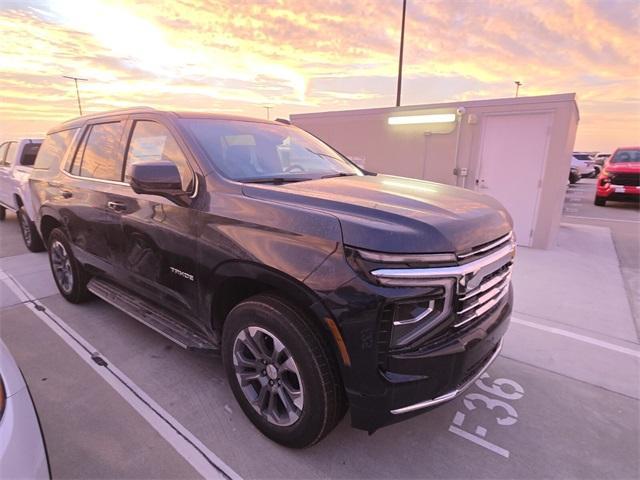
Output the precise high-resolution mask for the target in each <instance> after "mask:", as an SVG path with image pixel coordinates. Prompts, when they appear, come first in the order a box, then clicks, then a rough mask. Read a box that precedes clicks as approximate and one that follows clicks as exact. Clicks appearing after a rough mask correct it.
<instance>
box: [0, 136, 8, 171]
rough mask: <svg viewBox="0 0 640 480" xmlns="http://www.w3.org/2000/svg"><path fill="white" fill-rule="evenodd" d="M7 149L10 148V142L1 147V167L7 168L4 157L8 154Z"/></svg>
mask: <svg viewBox="0 0 640 480" xmlns="http://www.w3.org/2000/svg"><path fill="white" fill-rule="evenodd" d="M7 148H9V142H7V143H3V144H2V145H0V166H2V167H4V166H5V163H4V157H5V155H6V153H7Z"/></svg>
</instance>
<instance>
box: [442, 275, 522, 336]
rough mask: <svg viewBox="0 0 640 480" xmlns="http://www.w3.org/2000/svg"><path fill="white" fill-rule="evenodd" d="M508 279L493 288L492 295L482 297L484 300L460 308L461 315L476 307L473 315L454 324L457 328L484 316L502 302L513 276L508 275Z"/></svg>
mask: <svg viewBox="0 0 640 480" xmlns="http://www.w3.org/2000/svg"><path fill="white" fill-rule="evenodd" d="M507 279H508V280H507V281H505V282H503V284H502V285H501V286H500V287H499V288H494V289H493V290H491V291H490V292H489V293H490V294H491V295H485V296H483V297H481V300H482V301H478V302H476V303H474V304H473V305H471V306H470V307H468V308H464V309H463V310H460V311H459V312H458V315H461V314H462V315H463V314H465V313H467V312H469V311H471V310H473V309H475V310H473V313H472V314H471V315H468V316H466V317H464V318H463V319H462V320H458V322H456V323H455V324H454V325H453V326H454V327H456V328H458V327H462V326H463V325H466V324H467V323H469V322H470V321H472V320H475V319H476V318H478V317H480V316H482V315H483V314H485V313H486V312H488V311H489V310H491V309H492V308H493V307H495V306H496V305H497V304H498V303H499V302H500V300H502V299H503V298H504V297H505V295H506V294H507V293H509V285H510V280H511V276H508V277H507Z"/></svg>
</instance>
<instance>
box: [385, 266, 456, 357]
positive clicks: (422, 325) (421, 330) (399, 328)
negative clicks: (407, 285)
mask: <svg viewBox="0 0 640 480" xmlns="http://www.w3.org/2000/svg"><path fill="white" fill-rule="evenodd" d="M437 282H438V284H437V285H436V284H435V283H434V284H433V285H432V286H433V287H436V286H437V289H434V291H433V292H432V293H431V294H430V295H428V296H425V297H419V298H412V299H408V300H401V301H398V302H395V303H393V304H391V305H390V306H389V307H390V309H391V331H390V336H391V338H390V341H389V345H390V346H391V347H392V348H397V347H404V346H406V345H409V344H410V343H412V342H414V341H415V340H417V339H418V338H420V337H422V336H423V335H425V334H426V333H427V332H428V331H430V330H432V329H433V328H434V327H436V326H437V325H438V324H439V323H440V322H442V321H443V320H445V319H446V318H448V317H449V315H450V314H451V304H452V298H453V286H454V280H453V279H452V278H450V279H444V278H443V279H438V280H437Z"/></svg>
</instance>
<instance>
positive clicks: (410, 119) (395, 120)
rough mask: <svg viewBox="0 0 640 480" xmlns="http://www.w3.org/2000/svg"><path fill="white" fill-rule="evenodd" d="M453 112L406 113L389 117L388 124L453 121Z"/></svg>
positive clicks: (454, 115) (454, 117)
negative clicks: (405, 114) (401, 115)
mask: <svg viewBox="0 0 640 480" xmlns="http://www.w3.org/2000/svg"><path fill="white" fill-rule="evenodd" d="M455 121H456V114H455V113H436V114H431V115H408V116H403V117H389V118H388V120H387V122H388V123H389V125H420V124H423V123H453V122H455Z"/></svg>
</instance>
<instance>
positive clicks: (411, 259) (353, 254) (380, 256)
mask: <svg viewBox="0 0 640 480" xmlns="http://www.w3.org/2000/svg"><path fill="white" fill-rule="evenodd" d="M345 254H346V257H347V262H349V264H350V265H351V268H353V269H354V270H355V271H356V272H358V273H359V274H361V275H363V276H364V277H366V278H367V280H369V281H370V282H371V283H374V284H379V285H385V286H388V287H419V286H431V285H433V283H432V281H431V279H423V278H421V279H416V278H413V279H412V278H379V277H376V276H374V275H371V272H372V271H373V270H376V269H379V268H431V267H446V266H450V265H455V264H456V260H457V258H456V256H455V254H453V253H435V254H403V253H379V252H371V251H368V250H360V249H355V248H350V247H347V248H346V249H345ZM436 285H440V283H437V284H436Z"/></svg>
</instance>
